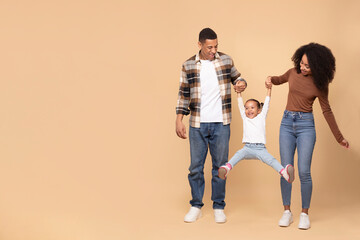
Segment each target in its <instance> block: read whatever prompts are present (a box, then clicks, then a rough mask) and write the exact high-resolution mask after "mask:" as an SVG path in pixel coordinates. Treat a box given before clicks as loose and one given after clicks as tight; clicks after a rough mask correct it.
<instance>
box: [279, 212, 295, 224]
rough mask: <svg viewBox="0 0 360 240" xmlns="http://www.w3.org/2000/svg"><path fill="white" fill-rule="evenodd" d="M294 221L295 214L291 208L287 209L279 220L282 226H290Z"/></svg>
mask: <svg viewBox="0 0 360 240" xmlns="http://www.w3.org/2000/svg"><path fill="white" fill-rule="evenodd" d="M292 222H293V215H292V213H291V212H290V211H289V210H285V211H284V213H283V215H282V217H281V218H280V220H279V226H280V227H288V226H289V225H290V224H291V223H292Z"/></svg>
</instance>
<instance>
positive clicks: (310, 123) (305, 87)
mask: <svg viewBox="0 0 360 240" xmlns="http://www.w3.org/2000/svg"><path fill="white" fill-rule="evenodd" d="M291 60H292V61H293V62H294V65H295V67H294V68H292V69H290V70H288V71H287V72H286V73H285V74H283V75H281V76H278V77H267V79H266V81H265V84H266V86H267V87H271V86H272V84H274V85H279V84H283V83H286V82H288V83H289V94H288V100H287V105H286V110H285V112H284V115H283V119H282V121H281V126H280V157H281V164H282V165H283V166H286V165H287V164H292V165H294V153H295V149H296V148H297V151H298V167H299V177H300V182H301V198H302V213H301V214H300V221H299V226H298V227H299V228H300V229H309V228H310V220H309V216H308V211H309V207H310V200H311V193H312V180H311V173H310V167H311V160H312V154H313V150H314V145H315V140H316V133H315V125H314V117H313V114H312V106H313V103H314V101H315V99H316V98H319V102H320V106H321V109H322V111H323V114H324V117H325V119H326V121H327V123H328V125H329V127H330V129H331V131H332V133H333V135H334V137H335V139H336V140H337V142H338V143H339V144H340V145H341V146H343V147H345V148H349V143H348V141H346V139H345V138H344V137H343V135H342V134H341V132H340V130H339V128H338V126H337V124H336V121H335V117H334V115H333V113H332V111H331V108H330V105H329V101H328V94H329V88H328V87H329V83H330V82H331V81H332V80H333V78H334V73H335V58H334V56H333V54H332V53H331V50H330V49H328V48H327V47H325V46H323V45H320V44H317V43H310V44H308V45H304V46H302V47H300V48H299V49H297V50H296V52H295V54H294V55H293V57H292V58H291ZM291 188H292V185H291V184H290V183H288V182H287V181H286V180H284V179H283V178H282V179H281V194H282V199H283V205H284V210H285V211H284V213H283V216H282V218H281V219H280V221H279V225H280V226H282V227H287V226H289V225H290V224H291V223H292V222H293V216H292V213H291V211H290V200H291Z"/></svg>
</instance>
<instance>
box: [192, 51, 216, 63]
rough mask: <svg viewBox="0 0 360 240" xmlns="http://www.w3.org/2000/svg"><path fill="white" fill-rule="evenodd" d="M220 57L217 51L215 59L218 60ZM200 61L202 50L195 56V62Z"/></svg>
mask: <svg viewBox="0 0 360 240" xmlns="http://www.w3.org/2000/svg"><path fill="white" fill-rule="evenodd" d="M218 58H220V55H219V53H218V52H216V53H215V58H214V60H216V59H218ZM198 62H200V51H199V52H198V53H197V54H196V57H195V63H198Z"/></svg>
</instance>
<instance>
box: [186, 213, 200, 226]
mask: <svg viewBox="0 0 360 240" xmlns="http://www.w3.org/2000/svg"><path fill="white" fill-rule="evenodd" d="M201 217H202V213H201V212H200V214H199V216H197V217H196V219H195V220H193V221H186V220H185V219H184V222H186V223H193V222H196V221H197V220H198V219H199V218H201Z"/></svg>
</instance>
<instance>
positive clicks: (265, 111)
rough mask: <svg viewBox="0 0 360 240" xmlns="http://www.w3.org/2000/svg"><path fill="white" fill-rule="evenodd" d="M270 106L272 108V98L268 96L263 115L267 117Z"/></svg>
mask: <svg viewBox="0 0 360 240" xmlns="http://www.w3.org/2000/svg"><path fill="white" fill-rule="evenodd" d="M269 106H270V97H269V96H266V98H265V102H264V106H263V107H262V110H261V114H263V115H264V116H265V117H266V115H267V113H268V111H269Z"/></svg>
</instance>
